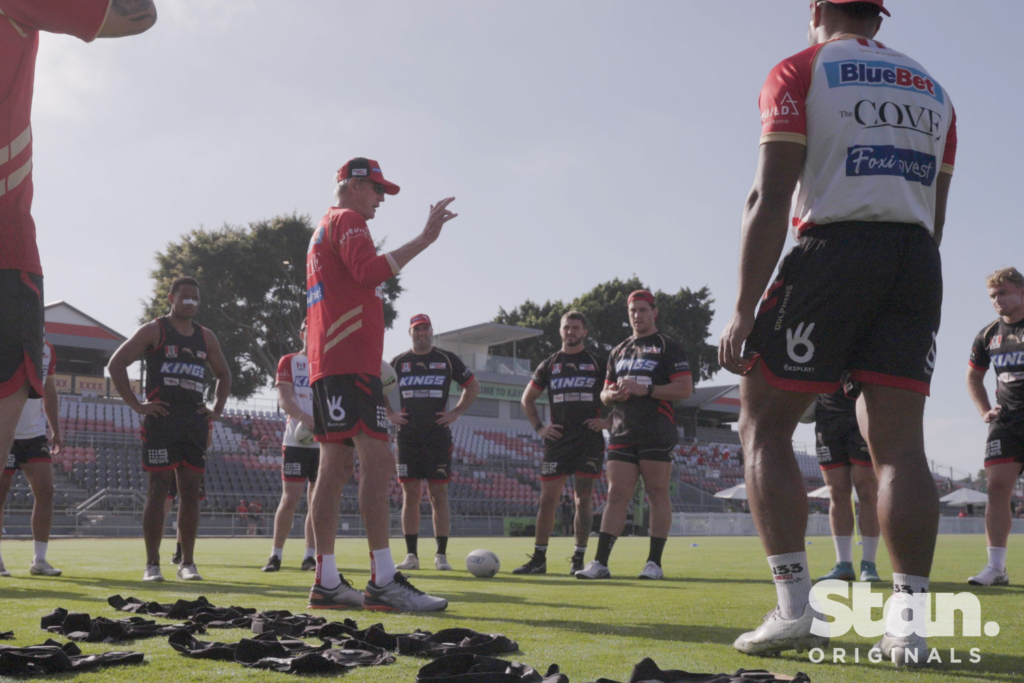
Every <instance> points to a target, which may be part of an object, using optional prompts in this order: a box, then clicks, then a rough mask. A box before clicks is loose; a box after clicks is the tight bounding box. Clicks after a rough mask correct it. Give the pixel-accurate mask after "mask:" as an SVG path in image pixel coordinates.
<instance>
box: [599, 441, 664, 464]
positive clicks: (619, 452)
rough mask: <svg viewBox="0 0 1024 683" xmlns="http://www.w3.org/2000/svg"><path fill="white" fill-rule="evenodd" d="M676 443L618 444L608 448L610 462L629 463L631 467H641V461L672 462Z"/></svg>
mask: <svg viewBox="0 0 1024 683" xmlns="http://www.w3.org/2000/svg"><path fill="white" fill-rule="evenodd" d="M675 449H676V444H675V443H661V444H658V443H645V444H617V443H612V444H611V445H609V446H608V462H612V461H613V460H617V461H618V462H628V463H630V464H631V465H636V466H638V467H639V466H640V461H641V460H653V461H654V462H672V452H673V451H675Z"/></svg>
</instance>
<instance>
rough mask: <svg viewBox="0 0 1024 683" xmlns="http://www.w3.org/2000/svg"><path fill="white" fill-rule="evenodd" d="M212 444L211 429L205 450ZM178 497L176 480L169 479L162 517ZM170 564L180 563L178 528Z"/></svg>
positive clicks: (203, 487)
mask: <svg viewBox="0 0 1024 683" xmlns="http://www.w3.org/2000/svg"><path fill="white" fill-rule="evenodd" d="M211 445H213V430H212V429H211V430H210V436H209V437H208V438H207V441H206V450H210V446H211ZM205 482H206V476H205V474H204V476H203V478H202V479H200V480H199V502H200V504H201V503H202V502H203V501H204V500H206V483H205ZM177 497H178V480H177V479H171V487H170V488H169V489H167V499H166V500H165V501H164V519H165V520H166V519H167V515H169V514H171V509H172V508H173V507H174V501H175V499H176V498H177ZM171 564H181V529H178V531H177V534H176V538H175V544H174V554H173V555H171Z"/></svg>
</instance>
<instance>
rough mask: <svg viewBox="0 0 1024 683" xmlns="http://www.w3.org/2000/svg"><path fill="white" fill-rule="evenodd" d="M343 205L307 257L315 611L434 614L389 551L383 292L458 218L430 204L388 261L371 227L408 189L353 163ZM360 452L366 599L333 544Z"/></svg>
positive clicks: (339, 188)
mask: <svg viewBox="0 0 1024 683" xmlns="http://www.w3.org/2000/svg"><path fill="white" fill-rule="evenodd" d="M335 182H336V183H337V185H336V187H335V191H334V196H335V200H336V203H335V206H334V207H332V208H331V209H330V210H328V212H327V214H326V215H325V216H324V217H323V218H322V219H321V220H320V225H319V226H318V227H317V229H316V230H315V231H314V233H313V238H312V239H311V240H310V244H309V253H308V254H307V256H306V289H307V294H306V297H307V311H308V319H309V332H308V340H309V379H310V381H311V382H312V387H313V424H314V433H315V435H316V440H317V441H318V442H320V474H319V476H318V477H317V480H316V486H315V487H314V489H313V500H312V502H311V504H310V507H311V511H312V514H313V533H314V536H315V538H316V552H317V564H316V583H315V584H314V585H313V588H312V589H311V590H310V593H309V606H310V608H312V609H345V608H359V607H365V608H366V609H371V610H388V611H403V612H433V611H438V610H443V609H445V608H446V607H447V606H448V601H447V600H445V599H444V598H435V597H433V596H430V595H426V594H425V593H423V592H422V591H420V590H418V589H416V588H415V587H414V586H413V585H412V584H410V583H409V581H408V580H407V579H406V578H405V577H404V576H403V575H402V574H401V572H396V571H395V563H394V560H393V559H392V557H391V549H390V547H389V546H388V537H389V527H390V516H391V515H390V510H389V503H388V484H389V483H390V481H391V477H392V476H394V474H395V457H394V455H393V454H392V452H391V447H390V445H389V443H388V434H387V425H388V419H387V410H386V409H385V407H384V395H383V388H382V385H381V380H380V369H381V360H382V359H383V354H384V299H383V290H382V287H381V286H382V285H383V284H384V282H385V281H386V280H388V279H389V278H391V277H394V276H395V275H397V274H398V272H399V271H400V270H401V269H402V268H403V267H404V266H405V265H406V264H407V263H409V261H411V260H412V259H413V258H415V257H416V256H417V255H418V254H419V253H420V252H422V251H423V250H424V249H426V248H427V247H429V246H430V245H431V244H433V243H434V241H435V240H437V238H438V237H439V236H440V234H441V228H442V227H444V224H445V223H447V222H448V221H450V220H451V219H453V218H455V217H456V216H457V215H458V214H455V213H452V212H451V211H449V210H448V205H449V204H451V203H452V201H454V199H455V198H454V197H448V198H447V199H442V200H441V201H439V202H438V203H437V204H435V205H433V206H431V207H430V214H429V216H428V217H427V224H426V226H425V227H424V228H423V232H422V233H420V234H419V235H418V236H416V237H415V238H413V239H412V240H411V241H410V242H408V243H407V244H405V245H404V246H402V247H399V248H398V249H396V250H394V251H392V252H389V253H387V254H380V255H378V254H377V253H376V248H375V247H374V244H373V239H372V238H371V237H370V231H369V229H368V228H367V226H366V221H368V220H371V219H372V218H373V217H374V216H375V215H376V213H377V207H378V206H380V204H381V202H383V201H384V197H385V195H386V194H391V195H394V194H398V191H399V187H398V185H395V184H394V183H391V182H389V181H387V180H385V179H384V174H383V173H382V172H381V170H380V164H378V163H377V162H376V161H372V160H369V159H365V158H362V157H359V158H356V159H352V160H350V161H349V162H348V163H346V164H345V165H344V166H342V167H341V168H340V169H339V170H338V173H337V174H336V175H335ZM356 450H358V452H359V464H360V472H359V474H360V477H359V511H360V513H361V514H362V517H363V522H364V523H365V525H366V537H367V542H368V543H369V546H370V581H369V583H367V584H366V591H365V601H364V593H362V592H360V591H357V590H355V589H354V588H352V584H351V583H349V582H348V581H345V580H344V578H343V577H342V576H341V575H340V574H339V573H338V566H337V562H336V560H335V556H334V538H335V534H336V533H337V528H338V509H339V505H340V502H341V493H342V488H343V487H344V486H345V482H347V481H348V480H349V478H350V477H351V476H352V471H353V469H354V460H353V458H354V456H355V452H356Z"/></svg>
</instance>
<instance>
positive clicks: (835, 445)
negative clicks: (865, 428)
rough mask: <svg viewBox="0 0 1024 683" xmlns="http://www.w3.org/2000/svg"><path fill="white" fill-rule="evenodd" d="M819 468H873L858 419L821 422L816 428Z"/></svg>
mask: <svg viewBox="0 0 1024 683" xmlns="http://www.w3.org/2000/svg"><path fill="white" fill-rule="evenodd" d="M814 437H815V442H816V449H815V450H816V452H817V455H818V467H820V468H821V469H823V470H831V469H835V468H836V467H849V466H851V465H857V466H859V467H871V466H872V464H871V452H870V451H869V450H868V444H867V442H865V441H864V437H863V436H861V435H860V428H859V427H858V426H857V419H856V418H854V419H852V420H849V419H839V420H819V421H818V423H817V424H816V425H815V427H814Z"/></svg>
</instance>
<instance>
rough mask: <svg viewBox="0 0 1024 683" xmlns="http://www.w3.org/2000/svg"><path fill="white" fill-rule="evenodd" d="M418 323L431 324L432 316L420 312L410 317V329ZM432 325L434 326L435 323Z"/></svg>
mask: <svg viewBox="0 0 1024 683" xmlns="http://www.w3.org/2000/svg"><path fill="white" fill-rule="evenodd" d="M417 325H430V316H429V315H427V314H426V313H419V314H417V315H414V316H413V317H412V318H410V319H409V329H412V328H414V327H416V326H417ZM430 326H431V327H433V325H430Z"/></svg>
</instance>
